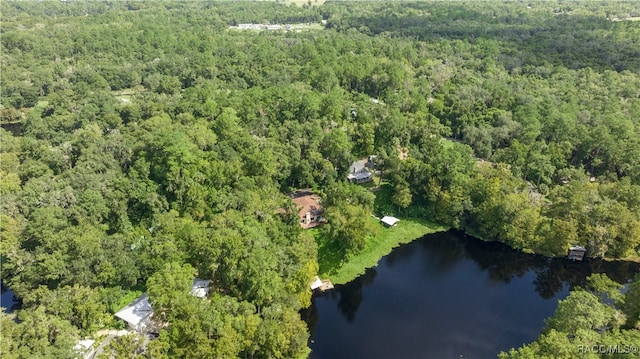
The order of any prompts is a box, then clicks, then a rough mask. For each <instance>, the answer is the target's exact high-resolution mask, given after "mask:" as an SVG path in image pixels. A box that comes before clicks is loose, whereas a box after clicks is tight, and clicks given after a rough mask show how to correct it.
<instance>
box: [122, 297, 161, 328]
mask: <svg viewBox="0 0 640 359" xmlns="http://www.w3.org/2000/svg"><path fill="white" fill-rule="evenodd" d="M151 314H153V309H151V303H149V297H148V296H147V293H144V294H143V295H141V296H139V297H138V298H136V299H135V300H134V301H133V302H131V303H129V305H127V306H126V307H124V308H122V309H120V311H119V312H117V313H116V317H118V318H120V319H122V320H124V321H125V322H127V323H129V324H131V325H133V326H138V324H140V322H142V321H143V320H145V319H146V318H147V317H148V316H150V315H151Z"/></svg>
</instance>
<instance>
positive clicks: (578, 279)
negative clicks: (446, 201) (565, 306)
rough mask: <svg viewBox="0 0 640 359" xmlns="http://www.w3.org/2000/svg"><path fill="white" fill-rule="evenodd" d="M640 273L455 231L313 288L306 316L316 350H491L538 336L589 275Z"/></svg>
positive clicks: (400, 353)
mask: <svg viewBox="0 0 640 359" xmlns="http://www.w3.org/2000/svg"><path fill="white" fill-rule="evenodd" d="M639 271H640V265H639V264H637V263H629V262H605V261H600V260H590V261H587V262H571V261H567V260H565V259H549V258H545V257H541V256H536V255H527V254H523V253H520V252H518V251H514V250H512V249H510V248H509V247H507V246H505V245H502V244H500V243H494V242H483V241H480V240H477V239H474V238H471V237H468V236H465V235H464V234H462V233H459V232H453V231H451V232H447V233H439V234H435V235H430V236H427V237H425V238H422V239H420V240H416V241H414V242H412V243H410V244H408V245H404V246H401V247H399V248H396V249H395V250H394V251H393V252H392V253H391V254H389V255H388V256H387V257H385V258H383V259H382V260H381V262H380V263H379V265H378V267H376V268H374V269H369V270H367V271H366V273H365V274H364V275H362V276H360V277H359V278H357V279H355V280H354V281H352V282H350V283H348V284H346V285H342V286H336V289H335V291H333V292H330V293H325V294H321V295H318V296H315V297H314V299H313V305H312V307H311V308H310V309H308V310H306V311H303V312H302V315H303V318H304V319H305V320H306V321H307V323H308V324H309V328H310V331H311V333H312V340H313V341H312V343H311V348H312V349H313V352H312V355H311V357H312V358H372V357H375V358H387V357H388V358H404V357H407V358H456V359H457V358H460V357H461V356H463V357H465V358H473V357H477V358H485V357H495V356H496V354H497V353H499V352H500V351H501V350H508V349H509V348H511V347H518V346H520V345H522V344H523V343H526V342H530V341H532V340H534V339H535V338H536V337H537V335H538V334H539V332H540V329H541V328H542V326H543V325H544V318H546V317H548V316H550V315H551V314H553V311H554V310H555V307H556V304H557V300H558V299H562V298H564V297H565V296H566V295H567V294H568V291H569V290H570V289H571V288H573V287H574V286H584V285H585V283H586V282H585V278H586V277H587V276H589V275H590V274H592V273H606V274H607V275H608V276H609V277H611V278H612V279H614V280H616V281H618V282H621V283H624V282H627V281H629V280H631V278H632V277H633V275H634V274H635V273H637V272H639ZM365 343H366V344H365Z"/></svg>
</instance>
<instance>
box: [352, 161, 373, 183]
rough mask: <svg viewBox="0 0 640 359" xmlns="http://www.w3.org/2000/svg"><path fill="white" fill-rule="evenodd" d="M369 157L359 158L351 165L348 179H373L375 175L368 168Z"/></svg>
mask: <svg viewBox="0 0 640 359" xmlns="http://www.w3.org/2000/svg"><path fill="white" fill-rule="evenodd" d="M367 163H368V159H366V158H365V159H362V160H358V161H356V162H354V163H352V164H351V166H350V167H349V174H347V179H348V180H349V182H355V183H365V182H369V181H372V180H373V176H372V175H371V172H369V169H368V168H367Z"/></svg>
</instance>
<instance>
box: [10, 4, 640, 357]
mask: <svg viewBox="0 0 640 359" xmlns="http://www.w3.org/2000/svg"><path fill="white" fill-rule="evenodd" d="M312 5H313V3H309V4H307V5H304V6H302V7H300V6H296V5H293V4H281V3H273V2H120V1H113V2H20V1H15V2H3V3H2V15H1V20H2V29H1V31H2V33H1V38H0V41H1V43H2V68H3V71H2V86H1V98H0V101H1V108H0V115H1V116H0V117H1V118H0V120H1V123H2V127H3V129H2V130H0V131H1V162H0V196H1V198H2V201H0V202H1V203H0V204H1V206H2V207H1V208H2V211H1V212H0V225H1V228H0V231H1V232H0V235H1V237H2V242H1V245H0V256H1V261H2V268H1V271H2V272H1V273H2V281H3V284H6V285H8V286H9V287H10V288H11V289H12V290H13V291H14V293H15V294H16V295H17V296H18V297H19V298H20V299H21V300H22V301H23V308H22V309H21V310H20V311H18V313H17V319H18V320H17V321H14V318H12V317H11V316H9V315H6V314H3V317H2V318H1V319H2V327H3V330H2V336H3V340H2V348H1V353H2V356H3V357H7V358H11V357H16V358H22V357H34V356H38V357H56V358H60V357H69V356H70V355H72V354H70V353H72V351H71V350H72V349H71V348H72V346H73V344H74V343H75V341H77V339H78V338H79V337H80V336H87V335H90V334H91V333H92V332H93V331H95V330H97V329H100V328H108V327H114V326H116V327H117V326H119V325H120V326H121V325H122V323H121V322H116V320H115V318H114V317H113V316H112V313H114V312H115V311H117V310H118V309H119V308H121V307H122V306H123V305H124V304H126V303H127V302H128V301H130V300H131V299H133V298H135V297H136V296H137V295H139V294H140V293H142V292H143V291H145V290H146V291H147V292H148V294H149V296H150V299H151V301H152V302H153V303H155V304H154V306H155V307H154V309H155V311H156V312H157V313H158V316H161V317H162V318H163V320H165V321H167V322H169V323H171V327H170V328H169V329H167V330H163V331H162V333H161V334H160V337H159V338H158V339H157V340H154V341H152V342H151V343H150V344H149V348H148V353H151V354H149V355H151V356H152V357H154V358H155V357H217V356H220V357H223V356H224V357H227V356H230V357H231V356H242V357H245V358H248V357H255V358H262V357H301V356H305V355H307V354H308V350H309V349H308V348H307V339H308V332H307V330H306V327H305V326H304V323H303V322H302V321H301V320H300V317H299V315H297V311H298V310H299V309H300V308H302V307H306V306H308V305H309V303H310V296H311V293H310V292H309V290H308V284H309V283H310V282H311V281H312V279H313V277H314V276H315V275H316V274H317V272H318V261H317V257H318V243H317V242H316V240H315V239H314V237H313V236H312V235H311V234H309V233H308V232H307V231H302V229H301V228H300V226H299V223H298V221H299V218H298V217H297V213H296V208H295V206H294V205H293V203H292V202H291V200H290V198H289V197H288V196H287V195H286V194H287V193H288V192H290V191H292V190H296V189H302V188H312V189H313V190H314V191H316V192H317V193H319V194H321V195H323V196H324V201H325V203H326V206H327V217H328V221H329V223H328V226H327V227H326V229H324V230H323V236H324V237H323V238H325V239H326V240H327V241H339V243H340V245H339V246H338V247H340V248H341V250H340V253H335V255H336V256H340V257H344V259H345V260H348V258H349V256H350V255H354V254H357V252H358V250H359V248H362V246H363V243H362V241H364V240H366V238H367V233H366V231H367V230H368V227H367V226H366V224H363V223H361V222H359V221H361V219H362V217H363V216H368V213H370V211H371V207H372V203H373V198H372V195H371V193H370V192H368V191H367V190H365V189H364V188H362V187H358V186H354V185H350V184H346V183H344V182H345V180H346V173H347V171H348V168H349V166H350V164H351V163H352V161H354V160H355V159H357V158H362V157H366V156H369V155H377V160H376V161H377V166H378V168H379V169H381V171H382V177H383V178H382V179H383V181H385V182H386V183H387V185H388V186H391V187H392V188H393V191H394V194H393V197H392V202H393V203H390V204H389V206H388V210H385V212H388V213H380V214H393V213H395V212H394V211H396V210H397V209H406V210H405V212H404V213H405V214H406V215H411V216H415V217H421V218H427V219H429V220H433V221H436V222H439V223H442V224H445V225H448V226H451V227H455V228H458V229H462V230H465V231H467V232H469V233H471V234H474V235H476V236H479V237H481V238H483V239H487V240H499V241H502V242H505V243H507V244H509V245H511V246H513V247H516V248H520V249H523V250H526V251H530V252H535V253H541V254H544V255H550V256H559V255H564V254H566V250H567V248H568V247H569V246H570V245H574V244H578V245H583V246H585V247H586V248H587V249H588V255H589V256H592V257H608V258H638V257H639V256H640V21H631V20H634V19H637V18H638V16H640V9H638V7H637V5H636V4H635V3H634V2H622V1H621V2H617V1H612V2H578V1H561V2H525V1H513V2H451V3H449V2H439V1H437V2H412V3H408V2H407V3H405V2H357V3H352V2H327V3H325V4H323V5H322V6H312ZM243 23H255V24H265V25H266V24H298V23H300V24H306V25H307V27H303V28H302V30H300V31H283V30H277V31H255V30H247V31H240V30H232V29H229V27H230V26H235V25H238V24H243ZM317 24H323V25H322V26H321V27H315V26H316V25H317ZM282 209H284V210H282ZM332 220H333V225H332V224H331V223H332ZM336 223H340V225H339V226H337V225H336ZM363 232H365V233H363ZM196 276H197V277H199V278H206V279H211V280H212V281H213V287H214V288H215V291H214V293H213V294H212V295H211V298H210V300H207V301H201V300H197V299H198V298H193V297H190V296H189V295H188V291H186V290H185V288H186V287H185V285H188V284H189V283H190V281H191V280H192V279H193V278H194V277H196ZM168 283H169V284H168ZM581 295H582V294H579V295H575V297H576V298H577V297H579V296H581ZM582 296H583V297H584V296H586V295H582ZM582 299H585V298H582ZM567 300H569V299H567ZM571 300H577V299H574V298H573V297H571ZM585 300H593V298H591V297H589V298H586V299H585ZM628 302H632V301H628ZM634 305H636V307H633V306H634ZM620 308H632V309H629V310H628V311H626V312H625V313H627V315H629V316H633V315H634V314H633V313H636V314H635V315H637V311H636V312H633V310H636V309H637V303H635V304H627V306H626V307H623V306H622V304H620ZM633 308H635V309H633ZM559 310H560V309H559ZM616 310H617V309H616ZM607 313H609V312H607ZM616 313H618V312H616ZM620 313H622V312H620ZM607 318H608V317H607ZM625 325H626V327H633V326H636V327H637V320H632V319H629V321H628V323H627V324H621V323H618V324H616V328H626V327H625ZM7 328H8V329H7ZM549 328H555V327H554V326H553V325H550V326H549ZM616 330H618V329H616ZM47 333H48V334H47ZM549 333H551V332H549ZM554 335H555V334H554ZM630 335H631V334H630ZM633 335H636V334H633ZM5 338H6V339H5ZM123 343H124V344H123ZM123 343H121V345H120V346H117V345H115V346H114V347H113V348H112V350H113V353H114V355H116V356H117V355H125V354H123V353H127V350H129V351H131V350H132V349H131V347H135V345H136V342H135V341H134V340H132V341H130V342H123ZM134 351H135V350H134ZM513 355H515V354H513Z"/></svg>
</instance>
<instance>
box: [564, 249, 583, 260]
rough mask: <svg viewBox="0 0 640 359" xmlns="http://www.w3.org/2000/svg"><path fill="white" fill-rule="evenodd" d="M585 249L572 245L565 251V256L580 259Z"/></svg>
mask: <svg viewBox="0 0 640 359" xmlns="http://www.w3.org/2000/svg"><path fill="white" fill-rule="evenodd" d="M586 252H587V249H586V248H585V247H583V246H572V247H570V248H569V251H568V252H567V257H568V258H569V259H570V260H572V261H581V260H583V259H584V255H585V253H586Z"/></svg>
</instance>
